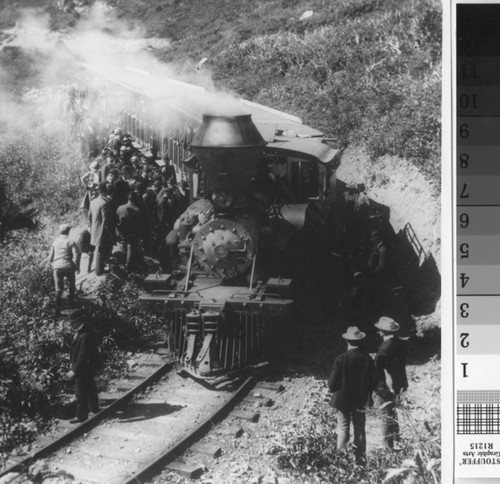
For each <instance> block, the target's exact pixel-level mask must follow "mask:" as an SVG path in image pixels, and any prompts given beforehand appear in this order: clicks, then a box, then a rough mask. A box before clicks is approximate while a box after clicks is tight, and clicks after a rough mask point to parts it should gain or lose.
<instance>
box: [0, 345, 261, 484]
mask: <svg viewBox="0 0 500 484" xmlns="http://www.w3.org/2000/svg"><path fill="white" fill-rule="evenodd" d="M131 376H135V377H136V379H135V383H134V382H133V383H130V382H127V381H124V382H122V383H120V382H118V384H117V388H116V390H117V392H118V393H114V394H111V395H110V394H100V398H101V402H102V403H103V404H105V403H108V405H106V406H104V408H103V409H102V410H101V411H100V412H99V413H98V414H96V415H94V416H93V417H92V418H90V419H89V420H87V421H86V422H84V423H82V424H80V425H77V426H76V427H72V428H71V429H69V430H68V431H67V432H66V433H64V434H63V435H62V436H60V437H59V438H57V439H55V440H54V441H51V442H49V443H48V444H46V445H45V446H44V447H42V448H41V449H38V450H36V451H34V452H33V453H32V454H31V455H29V456H27V457H25V458H23V459H22V460H21V461H19V462H16V463H15V464H13V465H11V466H10V467H8V468H7V469H5V470H3V471H1V472H0V482H3V481H2V479H4V480H5V482H9V481H8V476H9V475H11V476H16V475H18V474H30V475H33V473H34V471H33V469H35V470H36V473H38V479H40V477H42V478H43V480H42V481H41V482H46V481H47V482H50V479H51V478H55V479H57V480H56V481H53V482H58V483H62V482H66V481H67V482H72V483H74V482H81V483H85V484H86V483H99V484H101V483H102V484H104V483H105V484H132V483H139V482H144V481H145V480H147V479H148V478H150V477H152V476H153V475H155V474H156V473H158V472H159V471H161V470H163V469H164V468H165V466H166V465H167V464H169V463H172V462H173V461H174V460H175V459H176V458H177V457H178V456H180V455H182V454H183V453H184V452H185V451H186V450H187V449H188V448H191V446H192V445H193V444H195V443H196V442H197V441H198V440H199V439H200V438H202V437H203V435H205V434H206V433H207V432H208V431H209V430H210V429H211V428H212V427H213V425H214V424H215V423H216V422H218V421H220V420H222V419H224V418H225V417H226V416H227V415H228V414H229V413H230V412H231V410H232V409H233V408H234V406H235V405H236V404H237V403H238V402H239V401H240V400H241V399H242V398H243V397H244V396H245V395H246V394H247V393H248V391H249V390H250V388H251V387H252V386H253V384H254V382H253V378H251V377H249V378H247V379H246V380H240V382H239V386H238V387H237V388H236V389H235V390H232V391H217V392H216V391H213V390H212V389H208V388H205V387H203V386H202V385H200V384H199V383H197V382H195V381H193V380H192V379H190V378H183V377H182V376H181V375H180V374H179V373H177V372H176V370H175V368H174V363H173V362H172V361H165V360H164V359H162V358H161V357H160V356H157V355H151V358H150V359H149V360H144V361H142V362H141V364H140V366H139V368H138V370H137V372H136V373H135V375H131ZM233 383H234V382H233ZM243 418H244V416H243ZM199 451H200V452H201V453H202V454H205V455H206V454H207V453H210V449H208V450H207V448H206V447H205V448H203V446H201V447H200V449H199ZM199 468H200V466H199V465H196V464H195V465H191V466H190V465H187V466H186V465H184V466H183V464H182V463H178V465H177V468H176V467H175V465H174V467H173V469H174V470H177V471H178V472H180V473H184V474H185V475H193V474H194V473H195V472H196V471H197V470H199ZM38 482H40V480H39V481H38Z"/></svg>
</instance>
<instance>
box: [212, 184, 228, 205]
mask: <svg viewBox="0 0 500 484" xmlns="http://www.w3.org/2000/svg"><path fill="white" fill-rule="evenodd" d="M210 201H211V202H212V205H213V206H214V207H215V208H218V209H226V208H229V207H231V205H232V204H233V202H234V195H233V190H232V188H231V185H229V183H226V182H223V183H217V184H216V185H215V186H214V187H213V189H212V193H211V195H210Z"/></svg>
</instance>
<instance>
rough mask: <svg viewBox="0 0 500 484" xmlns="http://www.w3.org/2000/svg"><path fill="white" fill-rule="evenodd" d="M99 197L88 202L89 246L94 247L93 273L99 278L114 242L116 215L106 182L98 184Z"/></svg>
mask: <svg viewBox="0 0 500 484" xmlns="http://www.w3.org/2000/svg"><path fill="white" fill-rule="evenodd" d="M98 191H99V196H98V197H97V198H95V199H94V200H92V202H90V210H89V225H90V244H91V245H93V246H94V247H95V273H96V275H97V276H101V275H102V274H103V273H104V266H105V264H106V262H107V260H108V258H109V257H110V255H111V252H112V250H113V244H114V241H115V230H116V213H115V210H116V209H114V206H113V202H112V201H111V199H110V198H109V196H108V188H107V186H106V182H101V183H99V187H98Z"/></svg>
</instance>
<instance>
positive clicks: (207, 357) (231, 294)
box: [141, 114, 323, 378]
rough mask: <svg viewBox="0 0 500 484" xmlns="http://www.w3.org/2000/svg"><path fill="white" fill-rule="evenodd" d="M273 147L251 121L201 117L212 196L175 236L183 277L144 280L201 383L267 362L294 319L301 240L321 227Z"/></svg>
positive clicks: (198, 141)
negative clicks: (269, 150)
mask: <svg viewBox="0 0 500 484" xmlns="http://www.w3.org/2000/svg"><path fill="white" fill-rule="evenodd" d="M266 144H267V143H266V142H265V141H264V139H263V137H262V136H261V134H260V132H259V130H258V129H257V127H256V126H255V124H254V123H253V122H252V119H251V115H250V114H245V115H238V116H215V115H204V116H203V122H202V124H201V126H200V127H199V129H198V130H197V132H196V134H195V136H194V138H193V140H192V142H191V145H190V151H191V152H192V153H193V154H194V156H195V157H196V161H197V164H198V167H199V170H200V171H201V173H202V174H203V178H204V187H205V190H204V191H205V194H204V197H203V198H200V199H198V200H195V201H194V202H193V203H192V204H191V205H190V206H189V207H188V208H187V210H186V211H185V212H184V213H183V214H182V215H181V216H180V217H179V219H178V220H177V221H176V224H175V226H174V230H173V231H172V232H171V233H170V234H169V236H168V237H167V243H168V245H169V250H170V252H171V253H175V254H177V256H178V260H179V267H178V270H176V271H173V273H172V274H168V275H160V276H157V275H152V276H149V277H148V278H147V279H146V281H145V284H146V287H147V288H148V292H147V293H145V294H143V295H142V296H141V300H142V304H143V306H144V307H145V308H146V309H148V310H152V311H155V312H157V313H159V314H161V315H162V316H163V317H164V318H165V320H166V327H167V340H168V341H167V342H168V346H169V348H170V350H171V352H172V353H174V354H175V355H176V356H177V358H178V359H179V360H180V361H181V363H182V364H183V366H184V368H185V369H186V370H187V371H189V372H191V373H192V374H193V375H195V376H197V377H203V378H209V377H212V376H215V375H217V374H220V373H224V372H228V371H231V370H235V369H238V368H243V367H248V366H249V365H252V364H255V363H258V362H260V361H262V360H263V359H264V358H267V357H268V356H269V351H270V350H271V348H270V346H271V344H270V343H271V342H272V341H273V340H275V338H276V334H277V331H279V327H280V323H283V322H284V321H287V320H289V318H290V317H291V312H292V311H291V309H292V306H293V303H294V281H293V277H294V273H295V272H294V264H293V262H292V261H291V260H290V257H292V258H293V254H294V253H295V252H294V251H295V249H296V246H297V244H298V243H299V241H300V240H303V238H302V239H301V238H300V237H298V235H299V234H300V232H304V231H307V232H309V234H311V233H312V234H314V233H315V232H318V231H320V230H321V227H322V226H323V225H322V217H321V214H320V213H319V211H318V210H317V209H316V207H315V206H314V204H311V203H294V200H293V195H292V194H291V193H289V192H288V191H287V190H286V186H284V185H286V180H285V179H284V178H280V177H279V176H277V175H276V173H278V174H279V169H276V164H277V163H279V160H278V162H277V161H276V160H275V159H270V158H269V157H268V156H267V157H266V156H265V153H264V150H263V148H264V147H265V146H266ZM272 168H275V170H274V171H273V170H272ZM285 169H286V166H285ZM310 238H311V236H309V239H310ZM309 252H314V251H313V250H312V249H311V250H310V251H309ZM295 265H297V266H299V265H300V264H298V263H297V264H295Z"/></svg>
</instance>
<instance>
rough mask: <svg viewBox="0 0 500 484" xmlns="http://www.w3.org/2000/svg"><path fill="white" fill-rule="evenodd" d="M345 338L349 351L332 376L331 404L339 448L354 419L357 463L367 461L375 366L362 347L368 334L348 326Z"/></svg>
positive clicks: (335, 366) (341, 359)
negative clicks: (335, 421)
mask: <svg viewBox="0 0 500 484" xmlns="http://www.w3.org/2000/svg"><path fill="white" fill-rule="evenodd" d="M342 337H343V338H344V339H345V341H346V342H347V351H346V352H345V353H342V354H341V355H339V356H337V358H335V361H334V363H333V369H332V372H331V374H330V377H329V378H328V387H329V389H330V391H331V392H332V393H333V395H332V399H331V402H330V405H331V406H332V407H333V408H335V409H336V410H337V448H338V449H339V450H345V449H346V447H347V443H348V442H349V427H350V424H351V422H352V425H353V433H354V454H355V459H356V463H357V464H365V463H366V432H365V424H366V416H365V408H366V407H368V406H370V405H371V404H372V399H371V394H372V391H373V388H374V385H375V365H374V363H373V360H372V359H371V358H370V356H369V355H368V354H366V353H365V352H363V351H362V350H361V349H360V346H361V344H362V342H363V340H364V339H365V337H366V334H365V333H363V332H362V331H360V330H359V328H358V327H357V326H350V327H349V328H347V331H346V332H345V333H344V334H343V335H342Z"/></svg>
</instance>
